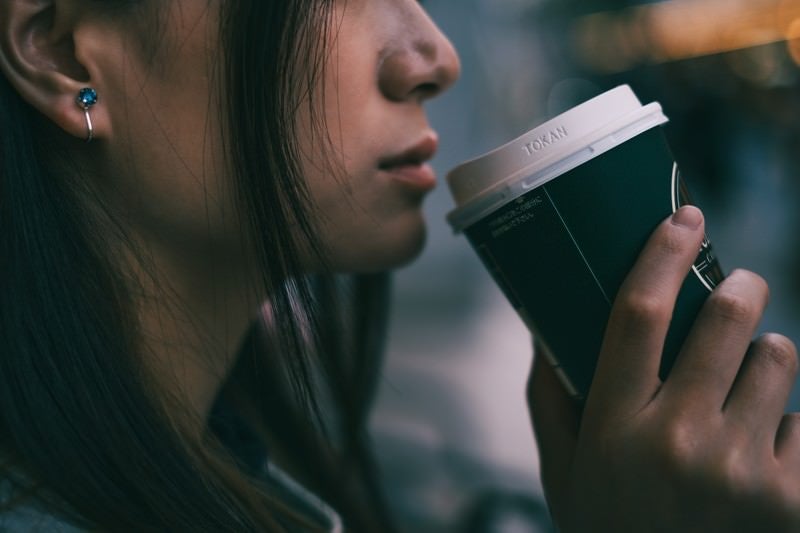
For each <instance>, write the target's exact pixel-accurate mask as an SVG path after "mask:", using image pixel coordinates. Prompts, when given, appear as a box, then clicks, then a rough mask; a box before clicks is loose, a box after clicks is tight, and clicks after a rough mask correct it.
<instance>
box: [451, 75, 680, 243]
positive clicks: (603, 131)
mask: <svg viewBox="0 0 800 533" xmlns="http://www.w3.org/2000/svg"><path fill="white" fill-rule="evenodd" d="M667 121H668V119H667V117H666V116H664V113H663V112H662V110H661V105H659V104H658V103H652V104H649V105H646V106H643V105H642V103H641V102H640V101H639V99H638V98H637V97H636V95H635V94H634V93H633V90H631V88H630V87H629V86H628V85H621V86H619V87H617V88H615V89H612V90H610V91H608V92H606V93H603V94H601V95H600V96H597V97H595V98H593V99H591V100H589V101H587V102H585V103H583V104H581V105H579V106H577V107H573V108H572V109H570V110H569V111H566V112H565V113H563V114H561V115H559V116H557V117H556V118H554V119H552V120H550V121H548V122H545V123H544V124H542V125H541V126H539V127H537V128H535V129H533V130H531V131H529V132H528V133H526V134H524V135H522V136H521V137H519V138H517V139H515V140H513V141H511V142H510V143H508V144H506V145H504V146H501V147H500V148H497V149H496V150H493V151H492V152H489V153H488V154H485V155H483V156H481V157H478V158H476V159H473V160H471V161H468V162H466V163H463V164H461V165H459V166H458V167H456V168H455V169H453V170H452V171H451V172H450V173H449V174H448V175H447V183H448V185H449V186H450V192H451V193H452V195H453V198H454V199H455V201H456V209H455V210H454V211H452V212H451V213H450V214H449V215H448V216H447V219H448V221H449V222H450V224H451V225H452V226H453V229H454V230H456V231H461V230H463V229H465V228H467V227H469V226H471V225H472V224H474V223H475V222H477V221H478V220H480V219H481V218H483V217H484V216H486V215H488V214H489V213H491V212H493V211H495V210H496V209H498V208H500V207H502V206H503V205H505V204H507V203H508V202H510V201H512V200H515V199H516V198H519V197H520V196H522V195H523V194H525V193H526V192H528V191H529V190H531V189H535V188H536V187H539V186H541V185H543V184H545V183H547V182H548V181H550V180H552V179H554V178H556V177H558V176H560V175H561V174H564V173H565V172H568V171H570V170H572V169H573V168H575V167H577V166H579V165H581V164H583V163H585V162H586V161H589V160H590V159H593V158H595V157H597V156H599V155H601V154H603V153H605V152H607V151H609V150H611V149H612V148H615V147H616V146H618V145H620V144H622V143H624V142H626V141H628V140H630V139H632V138H633V137H636V136H637V135H639V134H641V133H644V132H645V131H647V130H650V129H652V128H654V127H656V126H659V125H661V124H664V123H666V122H667Z"/></svg>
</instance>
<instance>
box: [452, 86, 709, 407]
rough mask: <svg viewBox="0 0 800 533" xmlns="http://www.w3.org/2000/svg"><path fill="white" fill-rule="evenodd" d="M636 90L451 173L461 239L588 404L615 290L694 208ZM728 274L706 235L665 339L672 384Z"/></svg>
mask: <svg viewBox="0 0 800 533" xmlns="http://www.w3.org/2000/svg"><path fill="white" fill-rule="evenodd" d="M666 122H667V118H666V116H664V114H663V112H662V110H661V106H660V105H659V104H658V103H651V104H649V105H646V106H643V105H642V104H641V102H640V101H639V100H638V98H637V97H636V95H635V94H634V93H633V91H632V90H631V89H630V87H628V86H627V85H624V86H620V87H617V88H616V89H613V90H611V91H609V92H607V93H604V94H602V95H600V96H598V97H596V98H594V99H592V100H589V101H588V102H586V103H584V104H581V105H579V106H577V107H575V108H573V109H571V110H569V111H567V112H565V113H564V114H562V115H560V116H558V117H556V118H554V119H553V120H551V121H549V122H547V123H545V124H543V125H541V126H539V127H537V128H535V129H534V130H532V131H530V132H528V133H526V134H525V135H523V136H521V137H519V138H518V139H516V140H514V141H512V142H510V143H508V144H506V145H505V146H502V147H500V148H498V149H496V150H494V151H492V152H490V153H488V154H486V155H484V156H482V157H479V158H477V159H474V160H472V161H469V162H467V163H464V164H462V165H460V166H458V167H457V168H455V169H454V170H453V171H452V172H450V174H449V175H448V176H447V181H448V184H449V186H450V190H451V192H452V194H453V197H454V199H455V201H456V205H457V207H456V209H455V210H454V211H453V212H452V213H450V214H449V215H448V221H449V222H450V224H451V225H452V226H453V228H454V229H455V230H456V231H457V232H463V233H464V234H465V235H466V236H467V238H468V240H469V241H470V243H471V244H472V246H473V248H474V249H475V250H476V252H477V253H478V255H479V256H480V258H481V260H482V261H483V263H484V265H485V266H486V268H487V269H488V270H489V272H490V273H491V275H492V277H493V278H494V280H495V281H496V282H497V284H498V285H499V286H500V288H501V289H502V291H503V292H504V294H505V295H506V297H507V298H508V299H509V301H510V302H511V303H512V305H513V306H514V307H515V308H516V310H517V312H518V313H519V315H520V317H521V318H522V319H523V320H524V321H525V323H526V324H527V326H528V328H529V329H530V330H531V331H532V332H533V333H534V335H535V336H536V337H537V339H538V340H539V344H540V345H541V346H542V347H543V348H544V351H545V353H544V355H545V357H547V358H548V360H549V362H550V363H551V364H552V365H553V366H554V367H555V369H556V372H557V373H558V375H559V377H560V378H561V380H562V381H563V383H564V384H565V386H566V387H567V389H568V390H569V392H570V393H571V394H573V395H574V396H576V397H580V398H582V397H585V395H586V394H587V392H588V390H589V386H590V384H591V381H592V377H593V375H594V371H595V367H596V364H597V356H598V354H599V352H600V346H601V343H602V340H603V335H604V333H605V328H606V324H607V322H608V318H609V315H610V311H611V306H612V304H613V302H614V298H615V295H616V294H617V291H618V289H619V287H620V285H621V283H622V281H623V279H624V278H625V276H626V275H627V274H628V272H629V271H630V269H631V267H632V266H633V264H634V262H635V260H636V258H637V256H638V255H639V253H640V251H641V250H642V248H643V247H644V244H645V243H646V241H647V239H648V238H649V236H650V234H651V233H652V232H653V230H654V229H655V228H656V226H657V225H658V224H659V223H660V222H661V221H662V220H663V219H664V218H666V217H667V216H669V215H670V214H671V213H673V212H675V211H676V210H677V209H678V208H679V207H680V206H681V205H684V204H687V203H690V202H689V199H688V195H687V194H686V189H685V187H684V184H683V183H682V181H681V175H680V171H679V170H678V165H677V164H676V163H675V160H674V157H673V156H672V153H671V152H670V149H669V146H668V145H667V143H666V140H665V138H664V136H663V133H662V131H661V128H660V127H659V126H661V125H663V124H665V123H666ZM722 278H723V276H722V272H721V270H720V268H719V264H718V262H717V259H716V258H715V256H714V254H713V252H712V249H711V244H710V242H709V241H708V239H706V240H705V242H704V243H703V245H702V248H701V250H700V254H699V256H698V259H697V261H696V262H695V265H694V267H693V269H692V271H691V272H690V273H689V275H688V276H687V278H686V280H685V282H684V285H683V287H682V289H681V292H680V294H679V296H678V300H677V303H676V306H675V311H674V315H673V319H672V323H671V326H670V330H669V333H668V335H667V339H666V344H665V348H664V353H663V357H662V364H661V377H662V378H663V377H665V376H666V374H667V373H668V371H669V369H670V368H671V366H672V363H673V361H674V359H675V357H676V356H677V353H678V351H679V349H680V346H681V345H682V343H683V340H684V338H685V337H686V335H687V334H688V331H689V328H690V327H691V325H692V323H693V322H694V319H695V317H696V315H697V313H698V312H699V310H700V307H701V306H702V304H703V302H704V301H705V299H706V298H707V297H708V295H709V294H710V292H711V291H712V290H713V288H714V287H715V286H716V285H717V284H718V283H720V282H721V281H722Z"/></svg>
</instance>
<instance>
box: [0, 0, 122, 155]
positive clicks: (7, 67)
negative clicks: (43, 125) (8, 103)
mask: <svg viewBox="0 0 800 533" xmlns="http://www.w3.org/2000/svg"><path fill="white" fill-rule="evenodd" d="M84 12H85V8H84V7H83V6H81V5H80V2H76V1H74V0H0V72H2V74H3V75H4V76H5V77H6V79H7V80H8V81H9V82H10V83H11V85H12V86H13V87H14V88H15V89H16V90H17V91H18V92H19V94H20V95H21V96H22V98H23V99H24V100H25V101H26V102H28V103H29V104H30V105H31V106H33V107H34V108H36V109H37V110H38V111H39V112H40V113H41V114H42V115H44V116H45V117H47V118H48V119H50V120H51V121H52V122H53V123H54V124H55V125H56V126H58V127H59V128H60V129H62V130H63V131H65V132H66V133H68V134H69V135H71V136H73V137H77V138H80V139H89V138H90V137H91V138H97V137H102V136H104V134H105V133H106V132H108V116H107V114H106V113H104V112H103V111H102V108H101V106H95V105H94V104H90V105H88V107H86V105H85V104H87V101H86V100H85V98H84V100H82V101H81V100H79V93H80V91H81V90H82V89H84V88H87V87H94V85H95V84H94V83H93V81H92V79H91V74H90V72H91V68H87V66H86V65H85V64H83V63H82V62H81V61H80V60H79V59H78V54H77V53H76V50H77V48H78V47H77V46H76V39H75V36H76V34H77V33H78V28H79V26H80V24H81V22H82V20H83V14H84ZM84 96H85V95H84ZM95 103H97V102H96V100H95Z"/></svg>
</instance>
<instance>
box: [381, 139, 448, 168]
mask: <svg viewBox="0 0 800 533" xmlns="http://www.w3.org/2000/svg"><path fill="white" fill-rule="evenodd" d="M438 148H439V139H438V137H437V136H436V134H435V133H433V132H430V133H427V134H426V135H425V137H423V139H422V140H420V141H419V142H418V143H416V144H415V145H413V146H412V147H411V148H409V149H408V150H404V151H402V152H399V153H398V154H396V155H391V156H388V157H386V158H384V159H381V161H380V163H379V167H380V168H381V170H387V169H390V168H396V167H402V166H419V165H422V164H423V163H425V162H426V161H428V160H430V159H432V158H433V156H434V155H436V150H437V149H438Z"/></svg>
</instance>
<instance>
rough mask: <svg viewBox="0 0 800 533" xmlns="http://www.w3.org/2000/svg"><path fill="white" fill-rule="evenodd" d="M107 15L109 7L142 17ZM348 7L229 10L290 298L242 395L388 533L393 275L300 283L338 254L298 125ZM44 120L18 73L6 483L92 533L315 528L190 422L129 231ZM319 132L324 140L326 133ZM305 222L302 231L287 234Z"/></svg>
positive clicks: (2, 202) (4, 127)
mask: <svg viewBox="0 0 800 533" xmlns="http://www.w3.org/2000/svg"><path fill="white" fill-rule="evenodd" d="M88 1H91V2H92V3H94V4H97V5H98V6H100V8H102V7H103V4H136V3H140V2H138V1H136V0H119V1H114V2H112V1H110V0H106V1H105V2H102V1H100V0H88ZM330 4H331V1H330V0H283V1H280V2H265V1H264V0H237V1H235V2H223V3H222V10H223V13H222V16H221V23H220V36H221V38H220V42H221V50H222V54H224V55H223V56H222V57H221V58H220V59H221V64H224V65H225V72H224V73H223V74H224V75H223V80H224V86H225V91H223V93H224V94H225V95H226V98H225V100H224V101H223V102H222V104H223V105H222V106H221V108H222V110H223V115H224V117H223V119H224V124H225V126H224V127H225V130H226V131H227V132H229V133H228V134H227V136H226V138H227V139H228V140H229V141H231V142H229V143H228V146H227V155H228V158H229V166H230V168H231V169H232V171H233V175H234V176H235V178H236V183H237V191H238V193H239V194H238V198H239V204H240V212H241V214H242V227H243V233H244V234H245V235H246V236H247V237H248V238H249V239H250V240H251V242H252V247H253V249H254V250H255V252H256V255H257V257H258V258H259V260H260V264H261V267H262V272H263V277H262V279H261V280H257V282H258V283H260V284H261V285H262V288H263V289H264V290H266V294H269V295H270V308H271V313H270V316H271V317H272V321H271V322H270V323H266V322H265V323H264V324H262V325H261V327H259V328H256V329H255V330H254V333H253V334H252V335H251V337H250V341H249V342H247V343H245V346H244V349H243V353H242V357H241V360H240V362H239V366H240V368H239V369H238V371H237V372H236V373H235V374H234V378H232V380H231V383H230V384H229V387H228V388H229V389H231V391H230V392H231V396H232V397H234V398H238V400H239V402H240V403H241V405H243V406H247V407H248V408H249V409H250V411H249V412H250V413H251V414H252V416H251V418H252V421H254V422H255V423H256V425H258V424H262V425H263V426H264V427H267V428H269V430H270V433H271V434H273V435H277V436H278V439H279V440H280V441H282V442H281V443H280V444H282V446H283V447H284V448H285V449H287V450H293V451H294V452H295V453H296V454H298V455H300V456H302V457H301V459H300V460H298V461H296V462H297V463H299V464H303V465H305V466H306V467H307V468H306V472H304V474H306V475H307V477H308V478H309V479H310V480H311V482H312V483H313V484H314V487H315V488H316V489H317V490H319V491H320V492H321V493H322V494H321V495H322V496H323V497H324V498H326V499H328V500H329V501H330V502H331V503H332V504H334V506H335V507H336V508H337V509H338V510H340V511H341V512H342V513H343V514H344V517H345V522H346V523H347V524H348V526H349V527H350V528H352V529H354V530H358V529H377V528H380V529H382V530H386V528H388V527H389V526H388V524H387V523H386V518H385V512H384V506H383V503H382V502H381V500H380V499H379V498H378V497H377V496H376V495H377V494H378V493H379V490H378V488H377V484H376V482H375V481H374V479H375V478H374V476H373V465H372V461H371V459H370V456H369V453H368V451H367V448H368V446H367V443H366V431H365V425H366V418H367V406H368V405H369V402H370V399H371V395H372V392H373V386H374V383H375V378H376V375H377V364H378V361H379V354H380V350H381V341H382V325H383V323H384V321H385V309H386V295H387V292H386V291H387V278H386V276H385V275H373V276H362V277H358V278H355V279H354V280H352V281H348V282H346V283H343V282H342V280H341V279H339V278H336V277H333V276H331V275H326V274H320V275H318V276H314V277H303V276H300V275H299V274H298V273H299V272H300V269H299V261H300V259H299V258H300V256H301V253H307V251H308V250H312V251H314V250H316V251H318V252H319V255H320V257H321V258H322V257H323V256H324V251H323V250H321V249H320V247H319V245H318V243H317V240H316V237H315V236H316V229H315V227H314V224H313V221H312V219H311V217H310V216H309V214H308V213H309V203H308V194H307V191H306V189H305V186H304V181H303V179H302V174H301V172H300V163H299V152H298V139H297V134H296V131H295V125H296V124H295V122H296V121H295V116H296V112H297V110H298V108H299V106H301V105H308V106H310V107H311V108H313V106H314V104H313V102H312V100H313V98H311V99H310V98H309V97H310V96H311V95H312V94H313V93H314V89H315V87H318V86H319V83H318V80H320V79H321V75H322V72H323V70H324V60H325V54H326V50H325V47H324V43H325V42H326V39H325V35H327V32H329V31H331V28H332V27H333V26H332V24H331V13H332V9H331V5H330ZM41 122H42V118H41V117H40V116H38V115H37V113H36V111H35V110H33V109H32V108H31V107H30V106H28V105H27V104H25V103H24V102H23V101H22V99H21V98H20V96H19V95H18V94H17V93H16V92H15V91H14V90H13V89H12V87H11V86H10V84H9V83H8V82H7V81H6V80H5V78H4V77H2V76H0V350H2V351H1V352H0V450H2V452H3V455H2V457H3V458H4V463H3V464H2V465H0V466H2V467H3V469H4V471H5V474H4V475H5V477H6V478H7V479H8V480H11V481H13V482H14V483H16V484H17V485H18V487H19V489H20V490H19V491H18V494H19V495H20V497H23V496H25V495H26V494H29V493H31V494H34V495H35V498H36V499H37V500H38V501H39V502H40V503H43V504H44V505H46V506H47V507H48V508H49V510H50V512H52V513H55V514H60V515H62V516H65V517H67V518H69V519H71V520H72V521H74V522H75V523H76V524H78V525H81V526H84V527H87V528H92V529H102V530H126V531H127V530H136V531H151V530H152V531H164V530H168V531H184V530H186V531H264V530H276V531H280V530H284V529H290V530H291V529H296V528H297V527H299V526H304V527H311V526H310V525H309V524H304V522H303V517H300V516H295V515H294V514H293V512H292V511H291V510H289V509H288V508H286V507H285V505H284V504H283V502H282V501H281V500H280V498H278V497H275V496H273V495H271V494H270V493H269V492H268V491H267V490H265V489H262V488H261V487H260V486H259V484H258V483H257V481H256V480H250V479H248V477H247V475H246V474H245V473H243V471H242V470H241V469H240V468H239V467H237V465H236V463H235V462H234V461H233V460H232V459H231V458H230V457H229V456H227V455H226V453H225V452H224V450H223V449H222V448H221V446H219V445H218V443H217V441H215V440H214V438H213V436H212V437H211V438H209V439H208V440H207V441H205V442H204V443H200V442H197V441H196V440H194V439H192V438H189V437H187V436H185V435H183V434H182V433H181V431H180V430H179V429H177V428H176V427H175V425H174V424H172V423H171V422H170V421H171V417H170V414H169V413H168V412H167V408H166V407H165V404H164V402H162V401H160V400H157V399H156V397H157V394H156V391H155V387H154V385H153V384H152V382H151V380H150V379H149V378H148V376H147V373H146V371H145V370H144V369H142V368H141V367H140V364H139V363H138V361H139V358H137V356H136V350H137V345H138V343H139V339H138V338H137V333H138V330H137V327H136V321H135V316H134V313H133V312H132V296H131V295H130V293H129V291H128V287H127V286H126V282H125V281H124V273H122V272H120V269H119V265H118V262H117V261H116V260H115V259H114V258H113V257H111V256H110V251H109V249H108V247H107V246H104V245H103V244H102V243H107V242H109V238H108V235H107V232H108V231H109V229H108V228H114V227H115V226H114V224H113V220H112V219H111V218H109V219H108V220H104V222H108V223H107V224H98V217H102V218H104V219H105V218H107V217H110V215H109V214H108V213H106V212H105V211H104V210H103V209H102V207H99V208H97V209H91V210H87V209H86V208H85V206H86V205H87V204H92V205H95V204H93V203H92V202H95V201H96V200H97V199H96V198H93V197H92V192H91V191H90V190H86V189H84V188H83V187H81V186H80V185H79V183H81V180H77V179H75V177H74V176H75V173H76V172H77V170H76V169H70V168H68V165H66V164H65V163H64V161H67V159H64V160H60V162H61V165H60V166H59V167H58V169H56V168H55V167H54V166H53V165H46V164H43V162H45V161H48V159H50V154H51V153H52V151H53V149H54V146H52V145H50V143H49V142H48V141H47V140H46V139H48V138H50V137H49V136H47V135H44V136H41V135H39V136H36V135H34V131H39V130H36V128H39V127H41ZM315 124H317V126H319V128H318V131H319V132H320V134H321V135H323V137H324V124H321V123H320V122H319V121H317V122H315ZM231 132H235V135H236V137H235V142H233V141H234V139H233V138H232V135H233V133H231ZM290 226H297V227H299V228H300V231H299V232H289V231H287V228H289V227H290ZM99 227H102V228H104V232H105V233H100V231H99V230H98V229H97V228H99ZM120 233H121V234H122V233H124V232H122V231H121V230H120ZM255 236H258V237H257V238H256V237H255ZM123 240H124V239H123ZM342 295H345V296H347V297H346V298H343V297H342ZM309 330H310V331H311V332H312V334H311V335H310V336H309V335H308V332H309ZM265 339H269V340H270V342H269V343H267V342H264V341H265ZM265 346H269V347H270V353H269V354H265ZM267 355H269V357H267ZM276 356H277V357H276ZM276 360H277V361H278V362H277V363H276ZM267 361H271V363H269V364H268V363H267ZM237 376H238V377H237ZM320 376H322V378H323V379H322V381H323V382H324V383H325V384H326V387H325V388H326V391H327V393H328V397H329V398H330V399H331V403H332V405H333V409H332V412H333V418H334V419H335V420H334V423H333V424H328V423H326V420H328V419H329V418H330V415H329V414H326V415H319V414H318V413H319V411H320V409H319V407H318V405H317V404H318V401H317V400H316V399H317V398H318V395H317V389H318V387H316V386H315V383H316V382H317V381H319V377H320ZM328 411H329V410H326V413H327V412H328ZM315 413H317V416H313V415H314V414H315ZM331 426H333V427H335V431H332V430H331V429H330V427H331ZM326 428H327V431H326ZM331 433H335V435H331ZM12 504H13V502H12ZM0 512H1V511H0Z"/></svg>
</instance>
